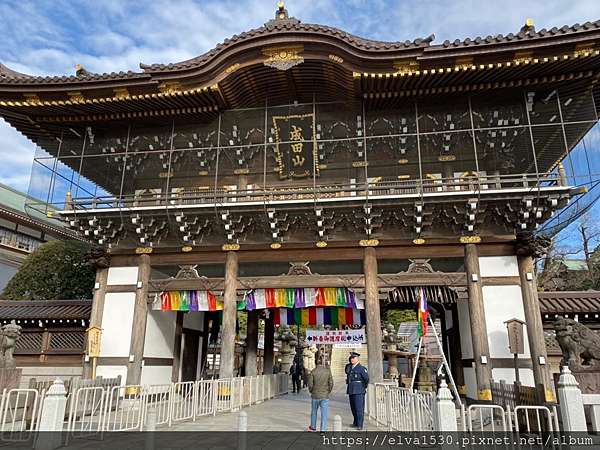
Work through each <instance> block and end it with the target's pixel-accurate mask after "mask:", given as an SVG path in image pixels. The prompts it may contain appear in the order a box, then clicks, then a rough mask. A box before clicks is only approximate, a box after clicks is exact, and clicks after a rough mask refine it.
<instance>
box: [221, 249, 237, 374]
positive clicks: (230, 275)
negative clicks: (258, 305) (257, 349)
mask: <svg viewBox="0 0 600 450" xmlns="http://www.w3.org/2000/svg"><path fill="white" fill-rule="evenodd" d="M237 275H238V255H237V253H236V252H228V253H227V259H226V260H225V293H224V295H223V297H224V298H223V328H222V332H221V360H220V366H219V378H231V377H233V369H234V362H235V361H234V358H235V319H236V313H237V309H236V291H237Z"/></svg>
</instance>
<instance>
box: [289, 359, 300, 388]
mask: <svg viewBox="0 0 600 450" xmlns="http://www.w3.org/2000/svg"><path fill="white" fill-rule="evenodd" d="M302 371H303V369H302V367H301V366H300V365H299V364H298V363H297V362H296V361H294V362H293V363H292V367H290V375H291V376H292V394H296V393H298V392H300V389H302Z"/></svg>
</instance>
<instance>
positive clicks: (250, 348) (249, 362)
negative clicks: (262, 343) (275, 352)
mask: <svg viewBox="0 0 600 450" xmlns="http://www.w3.org/2000/svg"><path fill="white" fill-rule="evenodd" d="M257 349H258V311H256V310H255V311H248V322H247V325H246V358H245V365H246V371H245V373H244V375H245V376H247V377H250V376H254V375H258V373H257V359H256V352H257Z"/></svg>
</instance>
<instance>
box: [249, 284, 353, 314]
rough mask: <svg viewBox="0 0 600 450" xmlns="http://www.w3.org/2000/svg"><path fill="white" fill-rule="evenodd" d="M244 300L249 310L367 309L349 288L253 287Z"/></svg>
mask: <svg viewBox="0 0 600 450" xmlns="http://www.w3.org/2000/svg"><path fill="white" fill-rule="evenodd" d="M242 302H243V303H245V309H246V310H248V311H253V310H255V309H264V308H310V307H314V306H338V307H342V308H356V309H365V305H364V301H363V300H361V299H357V298H356V295H355V294H354V291H352V290H351V289H348V288H285V289H253V290H251V291H250V292H248V293H247V294H246V296H245V298H244V300H243V301H242Z"/></svg>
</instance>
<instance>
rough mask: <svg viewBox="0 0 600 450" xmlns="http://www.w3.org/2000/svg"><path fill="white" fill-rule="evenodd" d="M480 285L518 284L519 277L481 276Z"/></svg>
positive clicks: (519, 283) (519, 282)
mask: <svg viewBox="0 0 600 450" xmlns="http://www.w3.org/2000/svg"><path fill="white" fill-rule="evenodd" d="M481 285H482V286H520V285H521V278H519V277H482V278H481Z"/></svg>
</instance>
